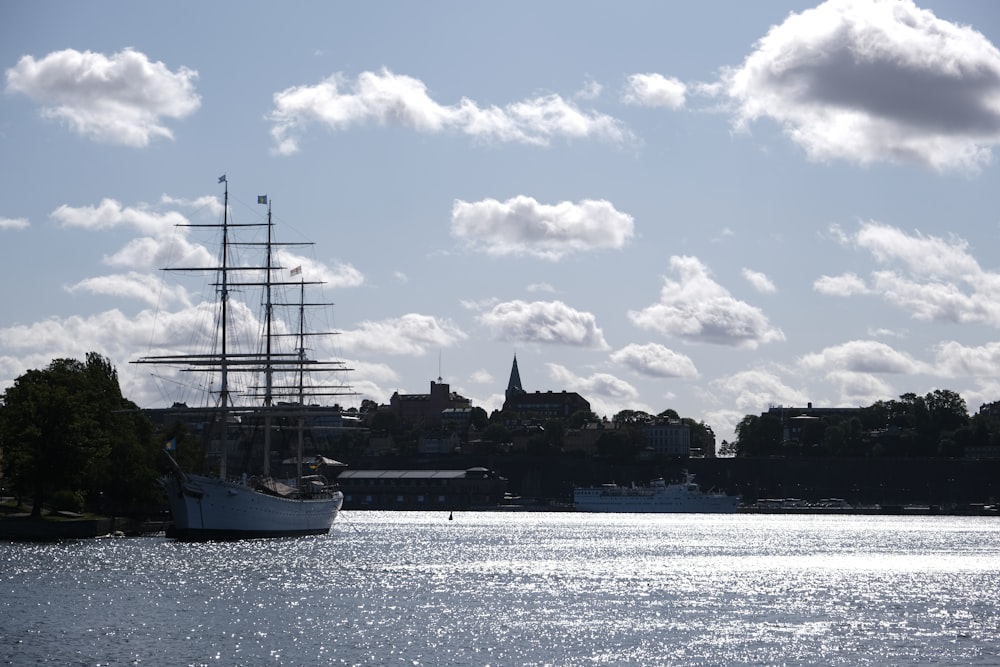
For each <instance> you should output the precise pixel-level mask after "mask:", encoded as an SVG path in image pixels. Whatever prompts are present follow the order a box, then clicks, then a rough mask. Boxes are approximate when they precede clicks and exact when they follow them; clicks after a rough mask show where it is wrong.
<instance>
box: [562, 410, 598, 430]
mask: <svg viewBox="0 0 1000 667" xmlns="http://www.w3.org/2000/svg"><path fill="white" fill-rule="evenodd" d="M599 421H601V418H600V417H598V416H597V415H596V414H595V413H594V412H593V411H591V410H577V411H576V412H574V413H573V414H571V415H570V416H569V419H567V420H566V426H568V427H569V428H583V426H584V424H596V423H598V422H599Z"/></svg>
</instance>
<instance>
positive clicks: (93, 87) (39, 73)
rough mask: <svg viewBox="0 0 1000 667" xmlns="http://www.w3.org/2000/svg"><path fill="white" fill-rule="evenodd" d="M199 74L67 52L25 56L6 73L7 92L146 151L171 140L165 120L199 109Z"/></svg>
mask: <svg viewBox="0 0 1000 667" xmlns="http://www.w3.org/2000/svg"><path fill="white" fill-rule="evenodd" d="M197 77H198V73H197V72H195V71H194V70H190V69H188V68H186V67H181V68H180V69H178V70H177V71H176V72H172V71H170V70H169V69H168V68H167V66H166V65H164V64H163V63H162V62H150V61H149V59H148V58H147V57H146V56H145V54H142V53H140V52H138V51H135V50H133V49H125V50H124V51H121V52H119V53H116V54H114V55H111V56H106V55H103V54H100V53H93V52H91V51H84V52H82V53H81V52H80V51H75V50H73V49H65V50H63V51H55V52H53V53H50V54H48V55H47V56H45V57H44V58H42V59H40V60H35V58H34V57H32V56H24V57H22V58H21V59H20V60H19V61H18V62H17V64H16V65H15V66H14V67H12V68H10V69H8V70H7V90H8V91H13V92H19V93H23V94H25V95H27V96H28V97H30V98H31V99H32V100H34V101H36V102H38V103H40V104H42V105H43V106H42V114H43V115H44V116H46V117H48V118H55V119H58V120H61V121H65V122H67V123H68V124H69V126H70V127H71V128H72V129H73V130H75V131H76V132H78V133H80V134H82V135H84V136H88V137H91V138H93V139H95V140H98V141H104V142H109V143H115V144H123V145H126V146H133V147H136V148H142V147H145V146H147V145H149V143H150V141H151V140H152V139H153V138H154V137H165V138H168V139H172V138H173V133H172V132H171V131H170V129H169V128H167V127H166V126H164V125H163V123H162V119H164V118H184V117H185V116H188V115H190V114H192V113H193V112H194V111H195V110H196V109H197V108H198V107H199V105H200V104H201V99H200V98H199V97H198V95H197V94H196V93H195V91H194V80H195V79H196V78H197Z"/></svg>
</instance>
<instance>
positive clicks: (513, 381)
mask: <svg viewBox="0 0 1000 667" xmlns="http://www.w3.org/2000/svg"><path fill="white" fill-rule="evenodd" d="M524 393H527V392H525V391H524V388H523V387H521V374H520V373H519V372H518V371H517V355H516V354H515V355H514V365H513V366H512V367H511V369H510V381H509V382H508V383H507V391H506V392H504V398H506V399H507V400H508V401H509V400H510V399H511V397H513V396H520V395H521V394H524Z"/></svg>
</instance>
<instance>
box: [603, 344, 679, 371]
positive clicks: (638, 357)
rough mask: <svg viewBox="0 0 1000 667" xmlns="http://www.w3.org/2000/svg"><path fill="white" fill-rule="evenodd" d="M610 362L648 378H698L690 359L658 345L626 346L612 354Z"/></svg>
mask: <svg viewBox="0 0 1000 667" xmlns="http://www.w3.org/2000/svg"><path fill="white" fill-rule="evenodd" d="M611 360H612V361H614V362H615V363H616V364H622V365H623V366H627V367H628V368H631V369H632V370H634V371H636V372H637V373H641V374H642V375H648V376H650V377H665V378H695V377H698V369H697V368H695V365H694V362H693V361H691V358H690V357H688V356H686V355H683V354H679V353H677V352H674V351H673V350H670V349H668V348H666V347H664V346H662V345H659V344H658V343H647V344H645V345H637V344H635V343H633V344H631V345H626V346H625V347H623V348H622V349H620V350H618V351H617V352H614V353H612V354H611Z"/></svg>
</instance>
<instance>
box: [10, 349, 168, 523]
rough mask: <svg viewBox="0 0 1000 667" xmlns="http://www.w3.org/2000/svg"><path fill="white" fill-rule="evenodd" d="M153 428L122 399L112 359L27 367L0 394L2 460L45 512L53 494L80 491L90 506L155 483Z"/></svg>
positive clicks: (35, 511)
mask: <svg viewBox="0 0 1000 667" xmlns="http://www.w3.org/2000/svg"><path fill="white" fill-rule="evenodd" d="M150 433H151V428H150V427H149V424H148V421H147V420H145V419H144V418H143V417H141V415H139V413H138V411H137V409H136V406H135V405H134V404H133V403H132V402H130V401H127V400H126V399H124V398H123V397H122V395H121V390H120V388H119V386H118V374H117V371H115V369H114V367H113V366H112V365H111V363H110V362H109V361H108V360H107V359H105V358H104V357H102V356H101V355H99V354H97V353H94V352H91V353H89V354H87V358H86V361H84V362H81V361H78V360H74V359H55V360H53V361H52V362H51V363H50V364H49V366H48V367H46V368H45V369H44V370H29V371H27V372H26V373H24V374H23V375H21V376H20V377H18V378H17V379H16V380H15V381H14V384H13V385H12V386H11V387H9V388H8V389H7V390H6V391H5V392H4V396H3V406H2V409H0V434H2V438H3V443H4V464H5V466H6V468H7V472H8V474H9V475H10V477H11V478H12V479H13V481H14V485H15V488H16V489H17V491H18V493H19V495H30V496H31V497H32V501H33V503H32V508H31V514H32V516H34V517H36V518H37V517H40V516H41V513H42V508H43V505H44V504H45V502H46V499H47V498H48V497H49V496H50V495H51V494H53V493H54V492H57V491H58V492H68V493H70V494H73V493H82V494H84V496H85V497H86V498H87V500H88V502H89V503H90V504H91V505H95V504H96V503H97V501H98V499H100V498H101V497H102V496H103V495H104V494H108V496H107V498H112V499H114V500H115V501H119V502H121V501H124V500H126V499H128V500H134V498H135V497H136V496H137V495H141V494H142V493H144V492H145V490H144V489H145V488H146V487H148V488H152V487H153V478H154V477H155V463H153V461H152V453H151V449H150V446H149V436H150Z"/></svg>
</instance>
